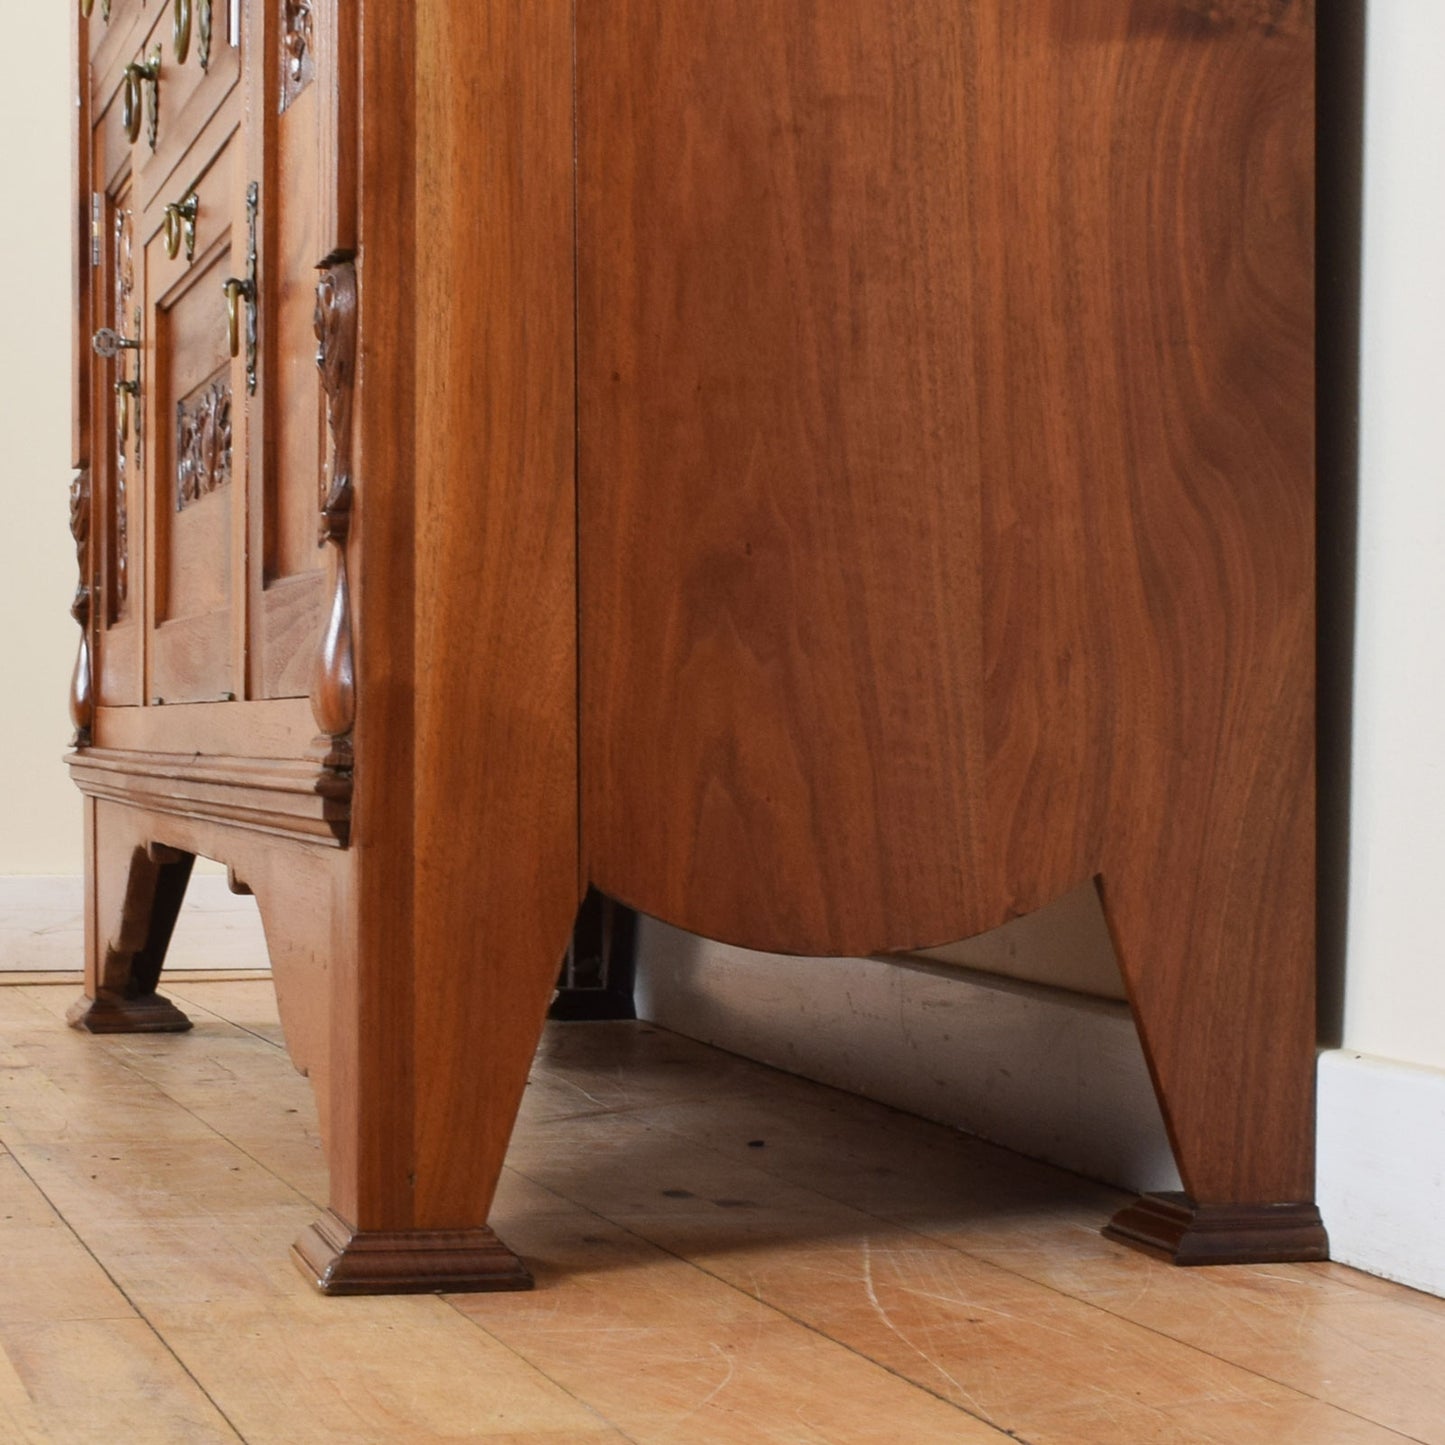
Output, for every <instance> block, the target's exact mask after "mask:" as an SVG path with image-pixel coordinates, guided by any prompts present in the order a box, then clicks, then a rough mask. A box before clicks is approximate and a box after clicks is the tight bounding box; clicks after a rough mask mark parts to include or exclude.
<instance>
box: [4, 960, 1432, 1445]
mask: <svg viewBox="0 0 1445 1445" xmlns="http://www.w3.org/2000/svg"><path fill="white" fill-rule="evenodd" d="M170 992H171V993H172V994H174V995H175V996H176V997H177V998H179V999H181V1000H183V1001H184V1003H185V1004H186V1005H187V1006H188V1007H189V1011H190V1012H191V1014H192V1017H193V1018H195V1020H196V1023H197V1027H196V1029H195V1031H194V1032H193V1033H191V1034H189V1035H186V1036H184V1037H179V1038H160V1039H145V1038H113V1039H95V1038H88V1037H83V1036H81V1035H79V1034H76V1033H73V1032H71V1031H70V1030H68V1029H65V1028H63V1027H62V1026H61V1022H60V1020H61V1015H62V1014H63V1012H64V1009H65V1007H66V1005H67V1004H68V1003H69V1002H70V1001H71V999H72V997H73V996H74V994H75V986H74V985H73V984H65V985H55V984H50V985H13V986H9V987H0V1347H3V1352H0V1442H4V1445H10V1442H17V1445H18V1442H30V1441H46V1440H50V1441H85V1442H89V1441H97V1442H98V1441H105V1442H116V1445H133V1442H135V1445H141V1442H152V1441H177V1442H184V1445H197V1442H203V1441H212V1440H217V1441H234V1440H237V1439H243V1440H247V1441H255V1442H261V1441H276V1442H284V1445H312V1442H330V1441H340V1442H346V1445H361V1442H370V1441H378V1442H381V1441H386V1442H390V1441H408V1442H430V1441H449V1440H471V1439H480V1440H487V1441H490V1442H493V1445H498V1442H507V1441H538V1442H546V1441H553V1442H559V1445H560V1442H577V1445H588V1442H601V1441H622V1440H632V1441H638V1442H647V1445H661V1442H680V1445H691V1442H713V1441H717V1442H734V1441H736V1442H746V1445H759V1442H808V1445H814V1442H824V1441H827V1442H850V1445H851V1442H870V1445H872V1442H876V1445H932V1442H945V1441H947V1442H965V1445H966V1442H971V1441H979V1442H983V1441H1000V1440H1004V1439H1007V1438H1013V1439H1016V1440H1024V1441H1030V1442H1033V1445H1046V1442H1049V1445H1093V1442H1099V1445H1141V1442H1153V1441H1161V1442H1163V1441H1167V1442H1205V1441H1208V1442H1219V1445H1248V1442H1254V1441H1261V1442H1265V1441H1267V1442H1270V1445H1281V1442H1299V1445H1327V1442H1336V1441H1339V1442H1346V1441H1348V1442H1361V1445H1364V1442H1386V1441H1399V1440H1402V1439H1409V1440H1418V1441H1430V1442H1445V1302H1442V1301H1440V1300H1436V1299H1433V1298H1430V1297H1427V1296H1423V1295H1418V1294H1414V1293H1412V1292H1410V1291H1408V1290H1404V1289H1400V1288H1397V1287H1395V1286H1391V1285H1387V1284H1384V1283H1382V1282H1379V1281H1376V1280H1372V1279H1370V1278H1368V1277H1367V1276H1364V1275H1359V1274H1356V1273H1353V1272H1352V1271H1350V1270H1346V1269H1342V1268H1339V1267H1337V1266H1333V1265H1322V1266H1272V1267H1261V1268H1253V1269H1234V1270H1194V1271H1183V1270H1174V1269H1170V1268H1169V1267H1167V1266H1165V1265H1162V1264H1159V1263H1156V1262H1155V1261H1154V1260H1152V1259H1149V1258H1146V1257H1145V1256H1143V1255H1140V1254H1136V1253H1132V1252H1130V1251H1127V1250H1124V1249H1121V1248H1118V1247H1116V1246H1113V1245H1110V1244H1108V1243H1106V1242H1105V1241H1104V1240H1102V1239H1101V1238H1100V1237H1099V1235H1098V1232H1097V1230H1098V1226H1099V1224H1100V1223H1101V1222H1102V1221H1103V1220H1104V1219H1105V1218H1106V1217H1107V1215H1108V1214H1109V1212H1110V1211H1111V1210H1112V1209H1113V1208H1114V1207H1115V1206H1116V1205H1117V1203H1118V1196H1116V1195H1114V1194H1113V1193H1111V1192H1110V1191H1108V1190H1105V1189H1103V1188H1100V1187H1097V1186H1094V1185H1090V1184H1087V1183H1085V1182H1083V1181H1081V1180H1079V1179H1077V1178H1074V1177H1072V1176H1070V1175H1066V1174H1062V1173H1059V1172H1057V1171H1054V1170H1050V1169H1047V1168H1044V1167H1042V1166H1038V1165H1033V1164H1029V1163H1026V1162H1024V1161H1022V1160H1019V1159H1017V1158H1016V1157H1014V1156H1011V1155H1009V1154H1006V1153H1004V1152H1002V1151H1000V1150H996V1149H993V1148H990V1147H988V1146H986V1145H983V1144H979V1143H977V1142H975V1141H971V1140H968V1139H965V1138H962V1137H960V1136H958V1135H955V1134H951V1133H950V1132H948V1131H947V1130H945V1129H941V1128H937V1127H934V1126H932V1125H928V1124H924V1123H921V1122H919V1121H917V1120H914V1119H910V1118H908V1117H906V1116H904V1115H900V1114H897V1113H894V1112H893V1111H891V1110H888V1109H885V1108H882V1107H879V1106H875V1105H871V1104H868V1103H865V1102H862V1101H860V1100H858V1099H854V1098H851V1097H848V1096H846V1095H842V1094H838V1093H835V1092H833V1091H831V1090H828V1089H824V1088H821V1087H818V1086H815V1085H811V1084H807V1083H803V1082H801V1081H799V1080H796V1079H791V1078H788V1077H786V1076H784V1075H780V1074H777V1073H774V1072H772V1071H770V1070H768V1069H764V1068H760V1067H757V1066H755V1065H752V1064H748V1063H745V1062H743V1061H741V1060H739V1059H736V1058H734V1057H731V1056H729V1055H726V1054H721V1053H718V1052H716V1051H713V1050H710V1049H707V1048H704V1047H702V1046H700V1045H697V1044H693V1043H690V1042H687V1041H685V1040H681V1039H678V1038H676V1037H673V1036H671V1035H668V1034H666V1033H663V1032H661V1031H659V1030H656V1029H653V1028H650V1027H649V1026H647V1025H600V1026H599V1025H577V1024H573V1025H562V1026H555V1027H553V1028H552V1029H551V1031H550V1032H549V1034H548V1037H547V1040H546V1043H545V1045H544V1050H543V1054H542V1056H541V1057H540V1058H539V1060H538V1063H537V1066H536V1069H535V1070H534V1078H533V1082H532V1085H531V1087H530V1089H529V1091H528V1100H527V1103H526V1105H525V1111H524V1116H523V1121H522V1123H521V1125H520V1126H519V1130H518V1135H517V1138H516V1141H515V1144H514V1148H513V1152H512V1156H511V1167H510V1168H509V1170H508V1174H507V1177H506V1181H505V1184H504V1186H503V1190H502V1194H501V1197H500V1200H499V1203H498V1206H497V1209H496V1213H495V1216H494V1222H495V1223H496V1225H497V1228H498V1231H499V1232H500V1233H501V1235H502V1237H503V1238H504V1239H505V1240H506V1241H507V1242H508V1243H509V1244H511V1245H512V1246H513V1247H514V1248H516V1249H518V1250H520V1251H521V1252H522V1253H523V1254H525V1255H526V1256H527V1258H528V1259H529V1260H530V1261H531V1263H532V1264H533V1265H534V1267H535V1269H536V1273H537V1284H538V1287H537V1289H536V1291H535V1292H534V1293H531V1294H521V1295H481V1296H470V1297H467V1296H458V1297H453V1298H435V1297H424V1298H406V1299H381V1300H323V1299H320V1298H319V1297H317V1296H316V1295H314V1294H313V1293H312V1292H311V1291H310V1289H309V1288H308V1287H307V1286H306V1284H305V1282H304V1281H303V1280H302V1278H301V1276H300V1275H299V1274H298V1273H296V1272H295V1270H294V1269H293V1267H292V1265H291V1264H290V1263H289V1261H288V1258H287V1247H288V1245H289V1244H290V1241H291V1239H292V1238H293V1237H294V1236H295V1235H296V1234H297V1232H298V1231H299V1230H300V1229H301V1227H302V1226H303V1225H304V1224H306V1223H307V1222H308V1221H309V1220H310V1219H311V1218H312V1217H313V1216H314V1215H315V1213H316V1212H317V1209H318V1207H319V1205H320V1204H321V1201H322V1200H323V1198H324V1196H325V1185H326V1179H325V1169H324V1166H323V1163H322V1158H321V1153H320V1149H319V1146H318V1141H317V1137H316V1124H315V1114H314V1111H313V1109H312V1106H311V1099H310V1093H309V1088H308V1085H307V1084H306V1082H305V1081H304V1080H302V1079H300V1078H299V1077H298V1076H296V1075H295V1074H294V1073H293V1072H292V1070H291V1068H290V1066H289V1064H288V1062H287V1059H286V1056H285V1053H284V1051H283V1049H282V1047H281V1041H280V1033H279V1030H278V1028H277V1024H276V1013H275V1004H274V1000H273V998H272V995H271V988H270V985H269V984H268V983H265V982H257V981H231V982H196V983H191V982H181V983H177V984H175V985H173V986H171V988H170Z"/></svg>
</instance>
